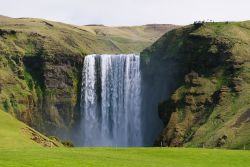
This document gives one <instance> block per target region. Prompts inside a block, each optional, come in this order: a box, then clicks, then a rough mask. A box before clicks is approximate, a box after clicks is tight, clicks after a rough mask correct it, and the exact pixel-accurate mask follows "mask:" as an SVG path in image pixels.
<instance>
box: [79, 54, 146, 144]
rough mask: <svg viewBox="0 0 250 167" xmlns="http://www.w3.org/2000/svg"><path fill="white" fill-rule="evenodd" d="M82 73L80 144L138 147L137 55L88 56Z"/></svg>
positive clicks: (139, 94) (140, 141)
mask: <svg viewBox="0 0 250 167" xmlns="http://www.w3.org/2000/svg"><path fill="white" fill-rule="evenodd" d="M82 76H83V80H82V90H81V115H82V116H81V129H82V133H83V134H82V135H83V139H82V140H83V141H82V142H83V146H120V147H123V146H124V147H128V146H142V145H143V143H142V142H143V141H142V138H143V137H142V132H141V130H142V127H141V126H142V118H141V88H140V87H141V74H140V56H139V55H135V54H127V55H126V54H119V55H108V54H105V55H96V54H93V55H88V56H86V57H85V59H84V65H83V74H82Z"/></svg>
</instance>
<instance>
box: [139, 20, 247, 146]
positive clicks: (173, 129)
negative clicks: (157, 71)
mask: <svg viewBox="0 0 250 167" xmlns="http://www.w3.org/2000/svg"><path fill="white" fill-rule="evenodd" d="M142 56H143V60H144V66H145V69H146V70H147V71H148V72H149V73H150V71H153V70H154V69H153V66H155V65H158V66H161V68H164V67H165V68H168V66H169V65H170V66H171V67H173V66H172V64H173V62H174V64H175V66H174V67H173V68H172V69H171V71H170V72H169V71H168V73H173V72H177V71H178V74H179V75H178V76H174V79H175V81H176V82H175V85H176V87H173V88H172V89H171V91H170V92H171V93H170V95H169V96H168V97H167V96H166V101H163V102H161V103H160V104H159V107H158V109H159V115H160V117H161V119H162V120H163V122H164V124H165V128H164V130H163V132H162V133H161V135H160V136H159V138H158V139H157V140H156V143H155V144H156V145H161V144H162V145H165V146H190V147H225V148H235V149H236V148H237V149H244V148H245V149H250V130H249V129H250V121H249V120H250V112H249V110H250V105H249V101H250V98H249V97H250V96H249V94H250V92H249V90H250V83H249V79H250V74H249V69H250V64H249V61H250V22H249V21H246V22H221V23H203V24H194V25H190V26H186V27H183V28H179V29H176V30H173V31H171V32H169V33H167V34H165V35H164V36H163V37H161V38H160V39H159V40H158V41H157V42H156V43H155V44H153V45H152V46H151V47H149V48H147V49H146V50H144V51H143V53H142ZM156 59H157V60H156ZM155 62H158V64H156V63H155ZM162 77H164V75H163V76H162ZM165 77H166V79H168V78H167V77H168V75H165ZM170 79H171V78H170ZM166 86H168V85H166Z"/></svg>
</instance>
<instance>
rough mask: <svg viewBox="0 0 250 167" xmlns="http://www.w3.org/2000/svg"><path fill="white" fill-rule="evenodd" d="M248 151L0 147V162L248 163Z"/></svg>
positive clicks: (179, 166)
mask: <svg viewBox="0 0 250 167" xmlns="http://www.w3.org/2000/svg"><path fill="white" fill-rule="evenodd" d="M249 164H250V152H249V151H227V150H207V149H175V148H167V149H166V148H118V149H115V148H78V149H61V148H59V149H25V151H24V150H21V149H8V150H0V165H1V166H3V167H7V166H12V167H14V166H18V167H22V166H25V167H29V166H36V167H45V166H84V167H92V166H93V167H94V166H95V167H99V166H110V167H113V166H114V167H118V166H124V167H126V166H128V167H131V166H133V167H137V166H138V167H144V166H154V167H163V166H164V167H191V166H192V167H201V166H202V167H210V166H214V167H230V166H233V167H248V166H249Z"/></svg>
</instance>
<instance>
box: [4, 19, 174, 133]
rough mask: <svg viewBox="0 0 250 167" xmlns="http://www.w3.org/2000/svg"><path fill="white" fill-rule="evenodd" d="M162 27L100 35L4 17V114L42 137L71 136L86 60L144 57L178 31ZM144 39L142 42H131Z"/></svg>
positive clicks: (92, 28)
mask: <svg viewBox="0 0 250 167" xmlns="http://www.w3.org/2000/svg"><path fill="white" fill-rule="evenodd" d="M160 26H161V28H160V29H159V30H156V29H153V30H148V26H140V27H134V28H133V27H130V28H129V27H127V28H125V29H124V28H121V29H120V30H119V31H116V33H112V29H119V28H112V27H104V28H105V32H104V30H102V31H103V33H101V34H99V33H97V30H96V28H97V27H95V26H85V27H80V26H73V25H68V24H63V23H58V22H52V21H47V20H42V19H31V18H19V19H14V18H9V17H4V16H0V109H1V110H3V111H5V112H9V113H11V114H12V115H14V116H15V117H17V118H18V119H19V120H22V121H23V122H25V123H27V124H28V125H31V126H32V127H35V128H36V129H38V130H40V131H42V132H46V133H50V134H51V133H53V134H54V133H55V132H56V131H58V130H59V132H60V129H61V130H62V129H63V130H64V133H65V130H67V129H69V128H70V127H71V126H72V125H73V124H74V122H75V121H77V118H78V116H79V98H80V87H81V72H82V63H83V58H84V56H85V55H87V54H91V53H128V52H140V51H141V50H142V49H143V48H145V47H146V46H149V45H150V44H152V42H153V41H155V40H156V39H157V38H158V37H160V36H161V35H162V34H163V33H165V32H167V31H168V30H170V29H173V28H175V26H170V25H166V26H164V25H160ZM155 27H156V28H157V27H158V25H155ZM134 29H135V30H134ZM108 30H109V33H107V32H106V31H108ZM98 32H100V31H98ZM139 32H140V33H139ZM119 33H120V34H119ZM138 33H139V34H141V35H139V36H142V35H143V36H142V37H141V38H140V39H129V38H127V37H126V36H127V35H128V36H135V35H136V34H137V36H138ZM131 44H133V47H132V46H131ZM59 132H58V133H59Z"/></svg>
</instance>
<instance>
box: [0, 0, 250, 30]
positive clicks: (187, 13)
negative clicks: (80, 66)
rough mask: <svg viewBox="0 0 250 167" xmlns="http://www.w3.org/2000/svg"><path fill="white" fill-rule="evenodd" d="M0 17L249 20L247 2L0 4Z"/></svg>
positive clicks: (39, 0)
mask: <svg viewBox="0 0 250 167" xmlns="http://www.w3.org/2000/svg"><path fill="white" fill-rule="evenodd" d="M0 15H6V16H10V17H34V18H45V19H49V20H55V21H61V22H66V23H71V24H76V25H85V24H105V25H113V26H119V25H142V24H149V23H171V24H181V25H184V24H189V23H192V22H194V21H195V20H206V19H211V20H214V21H238V20H250V0H0Z"/></svg>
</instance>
